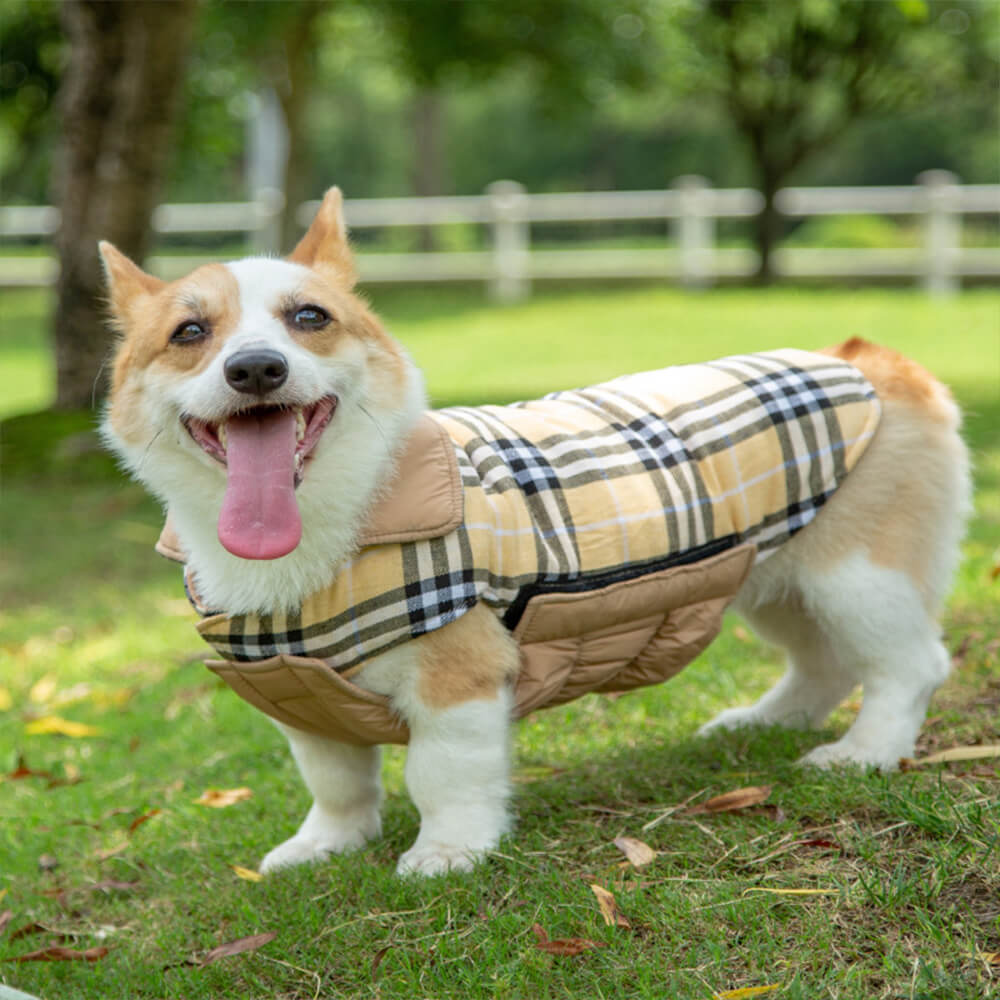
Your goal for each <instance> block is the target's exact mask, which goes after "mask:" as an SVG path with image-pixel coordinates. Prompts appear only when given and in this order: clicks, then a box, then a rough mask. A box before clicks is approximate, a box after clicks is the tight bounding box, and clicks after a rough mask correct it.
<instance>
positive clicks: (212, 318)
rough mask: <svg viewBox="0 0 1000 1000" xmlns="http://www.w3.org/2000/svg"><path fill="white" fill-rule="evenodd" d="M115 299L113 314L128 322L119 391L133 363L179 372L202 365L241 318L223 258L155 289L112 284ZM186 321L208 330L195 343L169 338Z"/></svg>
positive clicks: (116, 378) (117, 371) (117, 370)
mask: <svg viewBox="0 0 1000 1000" xmlns="http://www.w3.org/2000/svg"><path fill="white" fill-rule="evenodd" d="M112 301H113V303H114V305H113V308H114V310H115V319H116V320H118V321H119V322H121V323H123V324H126V334H125V339H124V341H123V342H122V345H121V347H120V349H119V351H118V354H117V356H116V358H115V366H114V372H113V375H112V387H113V389H114V390H115V391H117V389H118V386H119V385H121V384H122V382H123V381H124V379H125V375H126V372H127V371H128V370H130V369H131V370H139V369H144V368H148V367H150V366H151V365H153V364H160V365H163V366H165V367H167V368H169V369H173V370H174V371H178V372H196V371H200V370H201V369H202V368H204V367H205V365H207V364H208V363H209V361H211V359H212V358H213V357H214V356H215V355H216V354H217V353H218V351H219V348H220V347H221V346H222V344H223V343H224V342H225V340H226V337H228V335H229V334H230V333H231V332H232V331H233V330H234V329H235V328H236V325H237V324H238V323H239V320H240V300H239V288H238V287H237V284H236V280H235V279H234V278H233V276H232V274H231V273H230V272H229V271H228V269H227V268H226V267H224V266H223V265H222V264H206V265H205V266H204V267H199V268H198V269H197V270H196V271H192V272H191V274H189V275H187V276H186V277H184V278H181V279H179V280H178V281H172V282H170V283H169V284H166V283H161V285H160V287H159V289H158V290H157V291H156V292H155V294H151V295H150V294H144V295H143V294H142V293H140V292H137V291H136V290H135V289H134V288H133V289H120V288H119V287H118V286H117V285H112ZM185 322H198V323H201V324H203V325H205V326H206V327H207V328H208V329H209V331H210V335H209V336H208V337H206V338H205V339H204V340H202V341H197V342H195V343H190V344H174V343H171V341H170V336H171V334H172V333H173V332H174V330H176V329H177V327H178V326H180V324H181V323H185Z"/></svg>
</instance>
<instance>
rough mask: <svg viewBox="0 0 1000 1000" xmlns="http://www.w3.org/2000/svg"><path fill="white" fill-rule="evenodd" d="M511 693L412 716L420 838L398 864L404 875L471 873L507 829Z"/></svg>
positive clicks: (411, 779)
mask: <svg viewBox="0 0 1000 1000" xmlns="http://www.w3.org/2000/svg"><path fill="white" fill-rule="evenodd" d="M510 717H511V696H510V693H509V691H508V690H507V689H506V688H505V687H504V688H501V689H500V690H499V691H497V693H496V696H495V697H494V698H492V699H481V700H478V699H477V700H474V701H467V702H465V703H463V704H460V705H455V706H452V707H449V708H445V709H440V710H435V709H432V708H429V707H426V706H425V707H423V708H422V709H421V710H420V711H417V712H413V713H411V715H410V718H409V723H410V734H411V735H410V748H409V751H408V754H407V758H406V786H407V788H408V790H409V792H410V796H411V798H412V799H413V802H414V804H415V805H416V807H417V809H419V811H420V833H419V835H418V836H417V840H416V842H415V843H414V845H413V846H412V847H411V848H410V849H409V850H408V851H407V852H406V853H405V854H404V855H403V856H402V857H401V858H400V859H399V865H398V867H397V871H398V872H399V873H400V874H407V873H409V872H417V873H419V874H421V875H436V874H438V873H440V872H446V871H450V870H457V871H468V870H469V869H471V868H472V866H473V865H474V864H475V863H476V861H478V860H479V859H481V858H482V857H483V855H484V854H485V853H486V852H487V851H489V850H490V849H492V848H494V847H496V846H497V844H498V843H499V841H500V837H501V835H502V834H503V833H504V832H505V831H506V829H507V826H508V815H507V801H508V799H509V797H510V764H509V751H508V741H509V728H510Z"/></svg>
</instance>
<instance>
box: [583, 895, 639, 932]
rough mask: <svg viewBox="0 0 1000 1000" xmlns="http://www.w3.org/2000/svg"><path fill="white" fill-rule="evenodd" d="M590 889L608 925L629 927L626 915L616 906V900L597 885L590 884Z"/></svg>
mask: <svg viewBox="0 0 1000 1000" xmlns="http://www.w3.org/2000/svg"><path fill="white" fill-rule="evenodd" d="M590 891H591V892H592V893H593V894H594V895H595V896H596V897H597V905H598V906H599V907H600V908H601V916H602V917H604V922H605V923H606V924H607V925H608V926H609V927H631V926H632V924H631V923H630V922H629V919H628V917H626V916H625V914H624V913H622V911H621V910H620V909H619V908H618V901H617V900H616V899H615V897H614V896H613V895H612V894H611V893H610V892H608V890H607V889H605V888H603V887H602V886H599V885H592V886H591V887H590Z"/></svg>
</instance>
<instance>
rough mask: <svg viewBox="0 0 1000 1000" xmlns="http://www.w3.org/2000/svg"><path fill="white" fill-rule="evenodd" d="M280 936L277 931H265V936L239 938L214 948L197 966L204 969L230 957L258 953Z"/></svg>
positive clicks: (254, 935) (256, 935) (255, 935)
mask: <svg viewBox="0 0 1000 1000" xmlns="http://www.w3.org/2000/svg"><path fill="white" fill-rule="evenodd" d="M277 936H278V933H277V931H265V932H264V933H263V934H251V935H250V936H249V937H242V938H237V939H236V940H235V941H227V942H226V943H225V944H220V945H219V946H218V948H213V949H212V950H211V951H209V952H207V953H206V954H205V955H204V956H203V957H202V959H201V961H200V962H197V963H195V964H197V965H199V966H201V967H202V968H204V967H205V966H206V965H211V964H212V963H213V962H218V960H219V959H220V958H229V956H230V955H242V954H243V952H245V951H256V950H257V949H258V948H263V947H264V945H266V944H270V943H271V942H272V941H273V940H274V939H275V938H276V937H277Z"/></svg>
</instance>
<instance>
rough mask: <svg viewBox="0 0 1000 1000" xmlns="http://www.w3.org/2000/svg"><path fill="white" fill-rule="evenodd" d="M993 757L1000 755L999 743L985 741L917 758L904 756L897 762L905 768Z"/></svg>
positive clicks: (990, 758)
mask: <svg viewBox="0 0 1000 1000" xmlns="http://www.w3.org/2000/svg"><path fill="white" fill-rule="evenodd" d="M995 757H1000V743H987V744H982V745H980V746H975V747H951V748H950V749H948V750H940V751H938V752H937V753H932V754H928V755H927V756H926V757H920V758H918V759H917V760H913V759H911V758H910V757H904V758H902V760H900V762H899V763H900V766H901V767H902V768H903V770H906V769H908V768H911V767H924V766H925V765H927V764H947V763H950V762H953V761H963V760H992V759H993V758H995Z"/></svg>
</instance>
